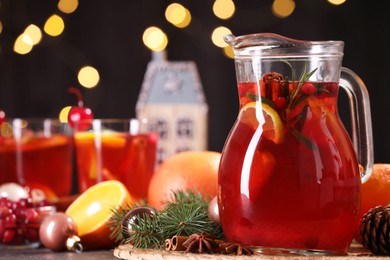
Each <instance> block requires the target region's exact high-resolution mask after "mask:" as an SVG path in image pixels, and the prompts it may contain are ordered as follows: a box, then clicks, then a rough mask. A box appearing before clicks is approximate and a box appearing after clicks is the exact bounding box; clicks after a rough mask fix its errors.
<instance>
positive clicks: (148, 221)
mask: <svg viewBox="0 0 390 260" xmlns="http://www.w3.org/2000/svg"><path fill="white" fill-rule="evenodd" d="M154 218H155V217H153V218H151V217H150V215H148V214H143V215H142V216H136V221H134V223H132V224H131V232H129V233H130V237H129V238H128V239H125V241H124V243H129V242H131V243H133V246H134V247H135V248H159V247H160V246H161V245H162V244H163V242H164V239H162V237H161V235H160V232H159V223H158V221H156V220H155V219H154ZM135 223H137V224H135Z"/></svg>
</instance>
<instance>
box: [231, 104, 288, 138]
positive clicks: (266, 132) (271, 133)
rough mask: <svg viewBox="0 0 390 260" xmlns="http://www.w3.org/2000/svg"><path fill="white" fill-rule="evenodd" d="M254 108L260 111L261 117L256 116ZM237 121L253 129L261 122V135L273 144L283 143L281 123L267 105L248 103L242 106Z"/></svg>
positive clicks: (276, 114)
mask: <svg viewBox="0 0 390 260" xmlns="http://www.w3.org/2000/svg"><path fill="white" fill-rule="evenodd" d="M256 106H258V107H259V109H262V112H263V113H262V116H261V114H260V115H256ZM238 117H239V120H240V122H241V123H243V124H246V125H248V126H250V127H252V128H253V129H257V128H258V127H259V122H262V129H263V133H262V135H263V136H264V137H265V138H267V139H269V140H271V141H273V142H274V143H275V144H281V143H283V142H284V131H283V123H282V120H281V119H280V116H279V115H278V113H277V112H276V111H275V110H274V109H273V108H272V107H270V106H269V105H267V104H264V103H262V104H258V105H256V102H250V103H248V104H246V105H245V106H243V107H242V108H241V110H240V114H239V116H238Z"/></svg>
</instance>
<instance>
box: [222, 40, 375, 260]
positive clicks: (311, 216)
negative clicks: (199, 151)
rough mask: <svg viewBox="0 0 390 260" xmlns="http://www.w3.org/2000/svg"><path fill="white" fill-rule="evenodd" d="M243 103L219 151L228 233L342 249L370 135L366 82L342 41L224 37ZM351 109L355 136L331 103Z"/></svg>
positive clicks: (353, 224) (267, 245) (232, 237)
mask: <svg viewBox="0 0 390 260" xmlns="http://www.w3.org/2000/svg"><path fill="white" fill-rule="evenodd" d="M225 41H226V42H227V43H228V44H229V45H231V46H232V48H233V51H234V54H235V68H236V76H237V81H238V93H239V99H240V112H239V114H238V117H237V120H236V122H235V123H234V125H233V127H232V129H231V131H230V133H229V136H228V138H227V140H226V143H225V145H224V148H223V151H222V157H221V163H220V168H219V179H218V189H219V190H218V192H219V193H218V206H219V214H220V219H221V224H222V228H223V231H224V234H225V235H226V237H227V239H228V240H229V241H231V242H238V243H241V244H243V245H248V246H255V247H257V248H258V249H259V250H260V251H261V250H263V251H264V250H268V249H270V250H282V251H285V250H287V252H295V253H302V254H306V253H313V252H314V253H320V254H321V253H323V254H333V253H337V254H339V253H346V252H347V250H348V248H349V246H350V243H351V241H352V239H353V237H354V234H355V231H356V228H357V227H358V224H359V219H358V211H359V199H360V197H359V192H360V184H361V183H362V182H364V181H366V180H367V179H368V178H369V175H370V174H371V170H372V164H373V141H372V129H371V114H370V104H369V96H368V93H367V90H366V87H365V85H364V83H363V82H362V81H361V79H360V78H359V77H358V76H357V75H356V74H354V73H353V72H352V71H351V70H349V69H346V68H342V67H341V62H342V56H343V48H344V43H343V42H341V41H301V40H293V39H289V38H286V37H283V36H280V35H276V34H269V33H264V34H251V35H244V36H239V37H235V36H233V35H227V36H225ZM339 86H341V87H342V88H343V89H345V90H346V92H347V94H348V97H349V100H350V108H351V118H352V120H351V125H352V127H351V128H352V140H353V142H351V139H350V137H349V135H348V132H347V131H346V130H345V128H344V126H343V124H342V122H341V120H340V117H339V115H338V111H337V97H338V91H339Z"/></svg>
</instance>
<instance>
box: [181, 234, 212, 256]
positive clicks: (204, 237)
mask: <svg viewBox="0 0 390 260" xmlns="http://www.w3.org/2000/svg"><path fill="white" fill-rule="evenodd" d="M183 246H184V247H186V248H187V249H186V251H185V252H186V253H188V252H192V253H201V254H202V253H208V254H212V253H214V250H215V249H218V242H217V241H216V240H215V236H213V235H212V234H208V233H205V232H202V233H201V234H192V235H190V236H189V237H188V239H187V240H186V241H184V243H183Z"/></svg>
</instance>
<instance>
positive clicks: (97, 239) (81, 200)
mask: <svg viewBox="0 0 390 260" xmlns="http://www.w3.org/2000/svg"><path fill="white" fill-rule="evenodd" d="M131 203H132V199H131V197H130V193H129V191H128V190H127V188H126V187H125V186H124V185H123V184H122V183H121V182H119V181H115V180H111V181H104V182H100V183H98V184H95V185H94V186H92V187H90V188H89V189H87V190H86V191H85V192H83V193H82V194H81V195H80V196H79V197H78V198H77V199H76V200H75V201H73V203H72V204H70V205H69V207H68V208H67V210H66V211H65V213H66V214H67V215H68V216H69V217H71V218H72V219H73V220H74V221H75V223H76V225H77V227H78V236H79V237H80V239H81V241H82V244H83V247H84V248H85V249H87V250H88V249H103V248H112V247H114V246H115V242H114V240H112V239H111V238H110V233H111V231H110V228H109V226H108V223H109V221H110V218H111V216H112V214H114V213H113V210H114V209H118V208H119V207H125V206H126V205H129V204H131Z"/></svg>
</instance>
